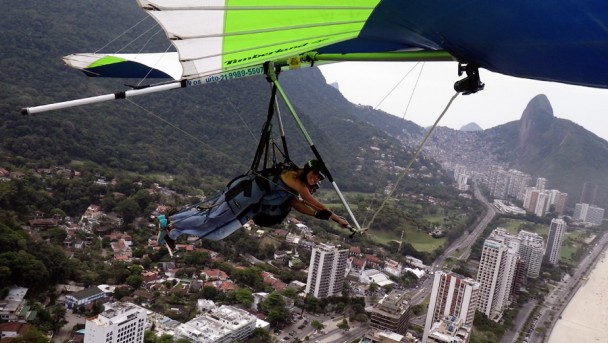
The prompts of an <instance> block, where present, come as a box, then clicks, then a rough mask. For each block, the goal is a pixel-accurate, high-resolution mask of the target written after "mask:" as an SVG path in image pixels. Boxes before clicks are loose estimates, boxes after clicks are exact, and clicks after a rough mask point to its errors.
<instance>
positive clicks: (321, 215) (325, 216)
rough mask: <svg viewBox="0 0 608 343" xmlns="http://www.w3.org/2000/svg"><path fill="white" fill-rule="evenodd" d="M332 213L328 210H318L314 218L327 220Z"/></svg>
mask: <svg viewBox="0 0 608 343" xmlns="http://www.w3.org/2000/svg"><path fill="white" fill-rule="evenodd" d="M332 214H333V213H332V212H331V211H330V210H319V211H317V212H315V218H317V219H321V220H328V219H329V218H330V217H331V215H332Z"/></svg>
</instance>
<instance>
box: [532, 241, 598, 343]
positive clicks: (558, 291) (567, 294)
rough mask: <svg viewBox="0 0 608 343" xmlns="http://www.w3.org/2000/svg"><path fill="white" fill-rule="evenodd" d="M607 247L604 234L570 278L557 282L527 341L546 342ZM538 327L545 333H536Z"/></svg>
mask: <svg viewBox="0 0 608 343" xmlns="http://www.w3.org/2000/svg"><path fill="white" fill-rule="evenodd" d="M607 245H608V235H606V234H605V235H603V236H602V238H600V240H599V241H598V242H596V243H594V245H593V247H592V248H591V250H590V251H589V253H588V254H587V255H585V257H584V258H583V259H582V260H581V262H580V263H579V265H578V266H577V267H576V269H575V270H574V274H573V275H572V277H570V278H569V279H567V280H565V281H561V282H559V283H558V284H557V285H556V287H555V288H553V289H552V290H551V292H549V294H548V295H547V296H546V297H545V301H544V303H543V305H542V306H541V309H540V314H541V315H540V318H539V319H538V321H537V322H536V325H535V326H533V327H532V328H533V330H532V334H531V335H530V339H529V340H528V341H529V342H530V343H537V342H538V343H541V342H547V341H548V339H549V337H550V336H551V331H552V330H553V327H554V326H555V323H556V322H557V320H558V319H559V317H560V316H561V314H562V312H563V311H564V309H565V308H566V306H567V305H568V302H570V300H572V297H574V295H575V294H576V291H577V290H578V289H579V288H580V287H581V286H582V285H583V284H584V282H585V281H584V280H583V278H586V277H588V276H589V273H590V272H591V271H592V270H593V267H594V265H595V263H596V262H597V261H598V260H599V259H600V258H601V255H602V253H604V251H605V250H606V247H607ZM540 326H546V328H547V330H546V332H543V333H539V332H537V331H536V329H537V328H538V327H540ZM524 338H525V337H524Z"/></svg>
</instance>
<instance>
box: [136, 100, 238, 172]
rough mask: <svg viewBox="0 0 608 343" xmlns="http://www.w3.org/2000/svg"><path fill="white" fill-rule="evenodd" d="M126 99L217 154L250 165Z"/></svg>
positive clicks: (236, 162)
mask: <svg viewBox="0 0 608 343" xmlns="http://www.w3.org/2000/svg"><path fill="white" fill-rule="evenodd" d="M125 100H127V101H128V102H130V103H131V104H133V105H135V106H137V107H139V108H140V109H141V110H143V111H144V112H146V113H147V114H149V115H151V116H153V117H154V118H156V119H158V120H160V121H162V122H163V123H165V124H167V125H168V126H170V127H172V128H174V129H176V130H177V131H179V132H181V133H183V134H184V135H186V136H188V137H190V138H192V139H194V140H195V141H196V142H198V143H200V144H202V145H203V146H205V147H206V148H208V149H210V150H212V151H214V152H216V153H217V154H219V155H221V156H223V157H224V158H225V159H227V160H229V161H231V162H234V163H235V164H236V165H240V166H244V167H246V168H248V167H247V166H246V165H245V164H243V162H241V161H237V160H236V159H234V158H233V157H232V156H231V155H228V154H226V153H224V152H221V151H219V150H218V149H216V148H214V147H212V146H211V145H209V144H207V143H205V142H203V141H202V140H201V139H200V138H198V137H196V136H194V135H193V134H191V133H190V132H188V131H186V130H184V129H182V128H180V127H179V126H177V125H175V124H173V123H171V122H170V121H168V120H166V119H165V118H163V117H161V116H159V115H158V114H156V113H154V112H153V111H152V110H150V109H147V108H145V107H143V106H142V105H140V104H138V103H136V102H135V101H133V100H131V99H129V98H127V99H125Z"/></svg>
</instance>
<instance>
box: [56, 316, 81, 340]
mask: <svg viewBox="0 0 608 343" xmlns="http://www.w3.org/2000/svg"><path fill="white" fill-rule="evenodd" d="M65 320H66V321H67V322H68V323H67V324H65V325H64V326H63V327H62V328H61V329H59V331H58V332H57V333H56V334H55V336H54V337H53V342H59V343H61V342H67V341H68V340H69V339H70V338H71V337H70V336H71V334H72V328H73V327H74V326H76V324H84V322H85V318H84V317H83V316H78V315H75V314H72V311H70V310H67V311H66V313H65Z"/></svg>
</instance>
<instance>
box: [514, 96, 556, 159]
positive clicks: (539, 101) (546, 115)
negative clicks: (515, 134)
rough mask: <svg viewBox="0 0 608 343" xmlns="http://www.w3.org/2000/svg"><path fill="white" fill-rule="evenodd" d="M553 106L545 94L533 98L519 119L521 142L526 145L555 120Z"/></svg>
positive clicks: (521, 144)
mask: <svg viewBox="0 0 608 343" xmlns="http://www.w3.org/2000/svg"><path fill="white" fill-rule="evenodd" d="M553 118H554V116H553V108H552V107H551V104H550V103H549V99H547V96H546V95H544V94H539V95H537V96H535V97H534V98H532V100H530V102H529V103H528V106H526V109H525V110H524V112H523V113H522V115H521V120H520V121H519V144H520V148H522V147H525V146H526V145H527V143H528V142H529V140H530V139H531V138H534V136H537V135H538V134H540V133H542V132H545V131H547V130H548V129H549V127H550V126H551V123H552V122H553Z"/></svg>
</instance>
